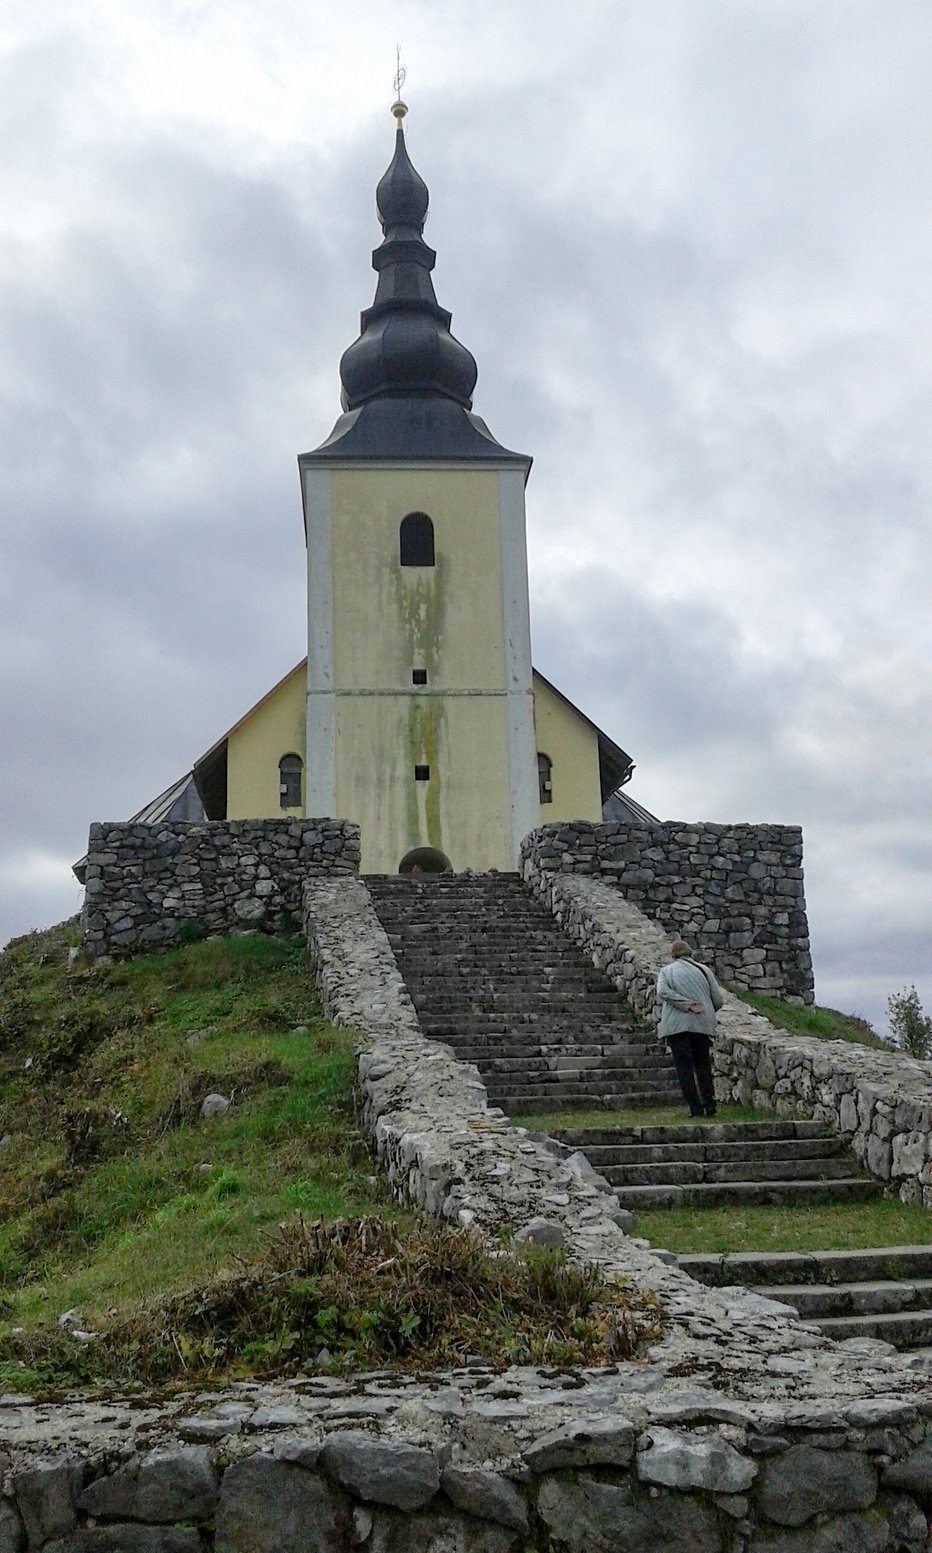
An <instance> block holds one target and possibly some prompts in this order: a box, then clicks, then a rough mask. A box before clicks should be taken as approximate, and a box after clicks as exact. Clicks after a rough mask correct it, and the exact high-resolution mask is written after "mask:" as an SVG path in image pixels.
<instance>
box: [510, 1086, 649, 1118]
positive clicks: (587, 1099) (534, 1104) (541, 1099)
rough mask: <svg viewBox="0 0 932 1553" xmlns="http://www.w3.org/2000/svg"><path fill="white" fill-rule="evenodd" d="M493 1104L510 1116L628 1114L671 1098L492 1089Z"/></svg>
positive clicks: (633, 1093)
mask: <svg viewBox="0 0 932 1553" xmlns="http://www.w3.org/2000/svg"><path fill="white" fill-rule="evenodd" d="M488 1094H489V1104H490V1105H494V1106H500V1107H501V1109H502V1110H503V1111H505V1112H506V1113H507V1114H508V1115H509V1116H520V1115H523V1114H525V1113H527V1112H532V1113H536V1112H542V1111H567V1110H570V1109H572V1110H583V1109H585V1110H587V1111H599V1110H602V1111H606V1112H611V1111H627V1110H630V1109H632V1108H634V1107H636V1106H642V1105H644V1106H647V1105H666V1104H667V1099H668V1097H667V1096H666V1095H665V1094H664V1093H662V1092H658V1091H656V1090H644V1089H632V1090H631V1091H630V1092H629V1093H627V1094H609V1095H606V1094H601V1093H597V1092H595V1091H584V1092H579V1091H566V1092H564V1093H560V1094H554V1093H553V1092H552V1091H550V1090H538V1091H537V1092H533V1091H529V1092H523V1093H514V1092H510V1091H509V1092H507V1093H506V1092H504V1091H499V1090H495V1089H492V1088H491V1087H490V1088H489V1091H488Z"/></svg>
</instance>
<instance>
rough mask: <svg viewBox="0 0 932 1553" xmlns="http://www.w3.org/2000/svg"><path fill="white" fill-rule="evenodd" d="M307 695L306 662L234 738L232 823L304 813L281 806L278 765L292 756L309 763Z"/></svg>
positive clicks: (230, 754) (230, 751)
mask: <svg viewBox="0 0 932 1553" xmlns="http://www.w3.org/2000/svg"><path fill="white" fill-rule="evenodd" d="M306 692H307V669H306V666H305V664H304V663H300V664H298V666H297V668H295V669H293V670H292V672H291V673H290V674H288V675H286V677H285V678H284V679H283V680H282V681H281V682H280V683H279V684H278V685H276V686H275V688H274V690H270V691H269V693H268V695H267V696H265V697H264V699H263V700H262V701H260V702H259V703H258V704H257V705H256V706H254V707H253V709H252V711H251V712H249V713H248V714H247V716H246V717H244V718H243V720H242V722H241V723H238V724H237V726H236V727H235V728H234V729H232V730H231V732H230V733H229V734H228V736H227V819H230V820H271V819H284V818H287V817H288V816H289V815H301V814H303V813H304V806H303V804H302V806H301V807H300V808H296V809H283V808H282V807H281V804H280V801H279V781H280V778H279V773H278V762H279V761H280V759H281V757H282V756H283V755H291V754H294V755H300V756H301V758H302V760H303V759H304V750H305V742H306V741H305V717H306V706H307V696H306ZM302 790H303V789H302Z"/></svg>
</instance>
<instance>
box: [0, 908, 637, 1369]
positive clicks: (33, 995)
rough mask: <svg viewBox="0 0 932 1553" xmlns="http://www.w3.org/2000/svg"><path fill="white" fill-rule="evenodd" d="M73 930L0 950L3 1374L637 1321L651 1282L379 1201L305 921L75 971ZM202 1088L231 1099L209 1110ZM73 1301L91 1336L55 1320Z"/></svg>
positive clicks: (549, 1357) (569, 1337) (580, 1336)
mask: <svg viewBox="0 0 932 1553" xmlns="http://www.w3.org/2000/svg"><path fill="white" fill-rule="evenodd" d="M77 936H78V935H77V928H76V925H75V924H74V923H66V924H63V926H62V927H60V928H55V929H52V930H50V931H49V932H47V933H42V934H31V935H29V936H28V937H27V938H25V939H21V940H19V941H17V942H15V943H13V944H11V945H9V946H8V947H7V949H6V950H5V951H4V952H3V953H2V954H0V1139H3V1146H2V1147H0V1391H3V1390H8V1389H16V1390H30V1391H31V1390H36V1389H38V1390H48V1388H50V1387H51V1388H59V1387H70V1386H74V1385H76V1384H78V1385H85V1384H92V1383H95V1382H98V1381H104V1382H106V1381H114V1380H115V1381H117V1382H119V1383H120V1384H124V1383H126V1382H127V1381H129V1382H132V1381H140V1382H151V1381H165V1380H169V1379H172V1378H178V1377H186V1378H188V1379H196V1378H199V1377H206V1376H208V1375H225V1374H230V1373H233V1374H242V1373H256V1372H260V1373H277V1372H279V1371H280V1370H282V1369H285V1370H289V1369H295V1368H311V1369H313V1368H315V1366H316V1365H317V1361H318V1356H319V1353H320V1350H321V1346H322V1345H323V1346H324V1347H326V1348H327V1349H328V1351H329V1352H330V1354H331V1358H329V1359H327V1360H326V1361H325V1362H326V1363H328V1364H329V1363H331V1362H333V1363H335V1364H338V1365H340V1366H346V1367H349V1368H353V1367H357V1366H359V1365H362V1366H364V1367H368V1368H373V1367H378V1366H379V1365H381V1364H385V1363H388V1364H396V1365H402V1366H405V1365H428V1366H429V1365H431V1364H438V1363H449V1362H455V1363H462V1362H464V1361H465V1359H466V1357H467V1356H468V1355H469V1354H470V1353H480V1354H483V1355H485V1356H486V1357H488V1358H490V1359H492V1360H493V1362H497V1363H499V1364H502V1365H504V1364H507V1363H508V1362H512V1361H518V1362H522V1363H599V1362H605V1361H606V1360H611V1359H614V1358H627V1357H631V1356H633V1355H634V1354H636V1353H637V1352H639V1351H640V1349H641V1348H642V1347H643V1345H644V1344H645V1343H647V1342H649V1341H652V1340H654V1338H655V1337H656V1333H657V1330H658V1328H657V1323H656V1311H655V1306H654V1302H653V1300H652V1297H651V1296H649V1295H644V1296H641V1295H639V1294H638V1293H637V1291H634V1290H626V1289H624V1288H621V1287H616V1286H612V1285H606V1284H605V1283H604V1282H603V1279H602V1278H601V1276H600V1275H599V1274H598V1273H597V1272H596V1270H595V1269H591V1268H590V1269H582V1268H578V1267H574V1266H573V1265H572V1264H570V1263H569V1262H567V1260H566V1258H565V1257H564V1256H563V1254H562V1253H560V1252H544V1251H539V1250H537V1249H536V1248H534V1249H532V1251H530V1252H529V1253H528V1254H527V1255H521V1256H512V1257H508V1256H502V1255H500V1254H498V1255H490V1254H489V1251H488V1248H487V1246H486V1245H485V1242H484V1241H483V1239H482V1237H481V1236H479V1235H478V1234H476V1233H475V1232H472V1231H466V1230H463V1231H459V1230H453V1229H449V1228H438V1227H435V1226H431V1225H425V1224H422V1223H420V1222H418V1221H416V1220H415V1219H414V1216H413V1215H412V1214H410V1213H405V1212H403V1211H401V1210H399V1209H398V1208H396V1207H395V1206H394V1205H391V1204H389V1203H388V1202H387V1200H386V1199H385V1198H384V1196H383V1194H382V1191H381V1189H380V1186H379V1181H378V1179H377V1178H376V1177H375V1176H374V1175H372V1174H371V1169H372V1166H371V1161H370V1159H369V1155H368V1153H367V1151H366V1149H365V1147H364V1145H363V1142H362V1139H361V1138H360V1136H359V1133H358V1131H357V1127H356V1124H355V1120H354V1115H353V1108H352V1078H353V1054H352V1049H351V1043H350V1038H349V1036H348V1035H347V1033H346V1032H341V1031H336V1030H334V1029H332V1028H331V1027H330V1026H329V1025H328V1024H327V1023H326V1022H325V1021H324V1020H322V1019H321V1018H320V1017H319V1011H318V1009H317V1006H316V1000H315V995H314V992H313V989H312V987H311V985H310V983H309V980H308V974H307V968H306V949H305V946H304V944H303V943H302V942H301V941H300V940H297V941H284V940H277V939H261V938H246V939H225V940H217V941H215V942H208V943H203V944H196V945H188V946H186V947H184V948H179V949H176V950H173V951H171V952H169V953H165V954H160V955H152V956H147V957H139V958H137V959H135V960H132V961H129V962H125V963H123V964H120V965H115V966H111V967H101V968H98V969H95V970H94V971H92V972H90V971H87V970H80V969H77V968H76V969H75V970H74V971H72V972H71V973H70V974H69V973H68V970H67V964H68V950H69V946H72V945H74V944H76V943H77ZM211 1092H218V1093H221V1094H224V1095H227V1096H230V1095H232V1097H233V1102H234V1103H233V1105H232V1107H231V1109H230V1110H229V1111H228V1112H227V1113H226V1114H224V1115H222V1116H219V1117H216V1118H213V1119H209V1120H208V1119H204V1118H201V1116H200V1103H201V1101H202V1099H203V1097H204V1096H205V1095H206V1094H208V1093H211ZM74 1307H76V1308H77V1310H78V1311H79V1312H80V1317H79V1324H80V1326H81V1327H82V1328H85V1329H87V1330H89V1331H90V1332H92V1333H94V1334H95V1337H96V1340H91V1341H88V1342H84V1341H80V1340H77V1339H75V1338H74V1337H72V1336H71V1335H70V1333H69V1332H68V1331H65V1330H62V1329H61V1328H60V1327H59V1325H58V1323H57V1318H58V1317H59V1316H60V1315H61V1314H63V1313H64V1312H65V1311H71V1310H72V1308H74ZM4 1317H5V1319H2V1318H4Z"/></svg>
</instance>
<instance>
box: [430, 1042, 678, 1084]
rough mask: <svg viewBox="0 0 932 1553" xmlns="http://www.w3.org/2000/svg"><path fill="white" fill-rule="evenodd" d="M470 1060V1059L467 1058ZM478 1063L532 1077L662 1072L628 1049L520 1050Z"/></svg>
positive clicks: (491, 1069) (485, 1056)
mask: <svg viewBox="0 0 932 1553" xmlns="http://www.w3.org/2000/svg"><path fill="white" fill-rule="evenodd" d="M448 1044H449V1045H451V1046H452V1047H453V1050H454V1051H455V1052H456V1055H457V1056H458V1057H459V1058H460V1059H461V1061H466V1060H467V1059H466V1058H465V1056H464V1054H463V1052H462V1050H461V1049H460V1047H459V1046H458V1045H457V1044H456V1043H455V1042H453V1041H450V1042H448ZM468 1060H469V1061H472V1060H473V1059H472V1058H470V1059H468ZM475 1060H476V1062H477V1066H479V1067H480V1068H485V1069H487V1070H488V1071H489V1072H490V1073H507V1074H515V1075H518V1076H520V1075H521V1074H522V1073H526V1074H527V1076H528V1078H529V1079H531V1078H532V1076H533V1078H534V1079H535V1080H536V1078H537V1076H538V1075H539V1074H541V1073H632V1072H641V1071H642V1070H646V1072H647V1073H659V1072H664V1070H663V1069H662V1068H660V1067H659V1065H658V1064H657V1063H656V1062H654V1061H652V1060H651V1059H650V1058H649V1057H639V1056H638V1055H637V1054H634V1055H632V1054H631V1053H629V1052H608V1053H606V1054H599V1055H596V1056H592V1057H581V1056H578V1055H576V1054H575V1053H574V1052H572V1051H565V1052H564V1053H563V1054H562V1055H561V1056H559V1057H556V1056H544V1055H534V1056H531V1055H529V1054H528V1053H526V1052H525V1053H521V1054H519V1055H518V1056H516V1057H514V1056H505V1057H499V1056H492V1055H490V1054H487V1053H486V1054H483V1055H482V1056H481V1057H479V1058H476V1059H475Z"/></svg>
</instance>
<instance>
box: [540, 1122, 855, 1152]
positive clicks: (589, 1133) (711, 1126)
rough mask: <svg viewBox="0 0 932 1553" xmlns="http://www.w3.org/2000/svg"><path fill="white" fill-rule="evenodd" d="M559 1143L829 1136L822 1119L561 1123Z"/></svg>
mask: <svg viewBox="0 0 932 1553" xmlns="http://www.w3.org/2000/svg"><path fill="white" fill-rule="evenodd" d="M554 1136H555V1137H557V1138H559V1139H560V1142H561V1143H569V1144H571V1145H572V1147H573V1148H574V1149H585V1148H586V1147H587V1146H588V1144H589V1143H595V1144H599V1143H618V1144H628V1143H646V1144H657V1143H662V1144H667V1143H673V1144H676V1143H704V1144H710V1143H751V1142H766V1141H767V1140H768V1139H770V1138H774V1139H782V1138H830V1137H832V1136H833V1134H831V1133H830V1132H829V1130H828V1128H827V1127H825V1126H824V1124H823V1123H822V1122H809V1121H796V1120H793V1121H790V1120H777V1119H774V1120H773V1121H772V1122H711V1121H710V1122H681V1123H670V1124H664V1123H662V1122H652V1123H650V1124H649V1125H645V1126H643V1127H637V1126H629V1127H565V1128H562V1129H561V1130H560V1131H559V1132H557V1133H555V1135H554Z"/></svg>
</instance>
